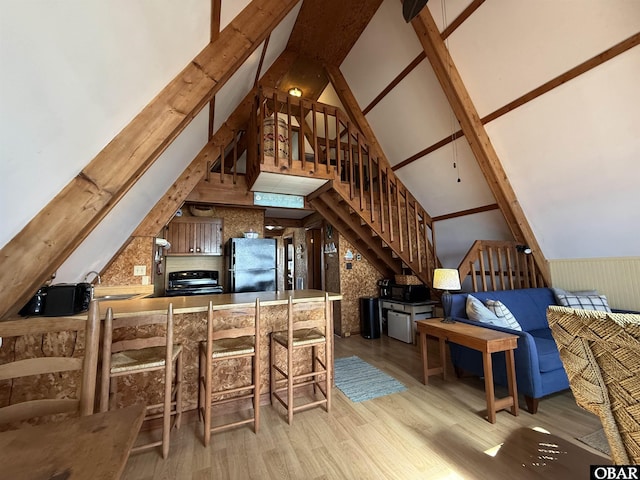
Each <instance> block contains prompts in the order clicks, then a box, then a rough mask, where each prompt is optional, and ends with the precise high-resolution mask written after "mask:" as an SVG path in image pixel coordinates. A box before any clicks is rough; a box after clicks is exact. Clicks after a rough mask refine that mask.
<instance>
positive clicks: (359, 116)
mask: <svg viewBox="0 0 640 480" xmlns="http://www.w3.org/2000/svg"><path fill="white" fill-rule="evenodd" d="M325 69H326V71H327V76H328V77H329V81H330V82H331V84H332V85H333V88H334V89H335V91H336V93H337V94H338V98H339V99H340V102H341V103H342V106H343V107H344V108H345V110H346V111H347V115H349V118H351V120H353V121H354V122H355V124H356V127H357V128H358V130H360V131H361V132H362V134H363V135H364V137H365V138H366V139H367V141H368V142H369V144H370V145H371V146H372V147H373V151H372V152H369V154H370V155H372V156H374V157H376V158H378V160H379V161H380V162H381V165H382V168H383V169H384V168H386V167H388V168H391V165H390V164H389V160H387V157H386V155H385V154H384V151H383V150H382V148H381V147H380V144H379V143H378V139H377V138H376V135H375V133H374V132H373V128H371V125H369V122H368V121H367V118H366V117H365V116H364V113H362V109H361V108H360V105H358V101H357V100H356V97H355V95H354V94H353V92H352V91H351V88H350V87H349V84H348V83H347V80H346V79H345V78H344V75H342V72H341V71H340V69H339V68H338V67H334V66H332V65H327V66H326V67H325Z"/></svg>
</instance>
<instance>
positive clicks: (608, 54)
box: [393, 33, 640, 171]
mask: <svg viewBox="0 0 640 480" xmlns="http://www.w3.org/2000/svg"><path fill="white" fill-rule="evenodd" d="M638 45H640V33H636V34H634V35H632V36H630V37H629V38H626V39H624V40H623V41H621V42H620V43H617V44H616V45H614V46H613V47H611V48H608V49H607V50H605V51H604V52H601V53H599V54H598V55H595V56H594V57H591V58H590V59H589V60H586V61H584V62H582V63H581V64H580V65H577V66H575V67H573V68H571V69H570V70H567V71H566V72H564V73H561V74H560V75H558V76H557V77H554V78H552V79H551V80H549V81H548V82H545V83H543V84H542V85H540V86H539V87H536V88H534V89H533V90H531V91H529V92H527V93H525V94H524V95H521V96H519V97H518V98H516V99H515V100H512V101H511V102H509V103H507V104H506V105H504V106H502V107H500V108H498V109H497V110H495V111H493V112H491V113H490V114H488V115H485V116H484V117H482V118H481V119H480V121H481V122H482V124H483V125H486V124H487V123H489V122H492V121H494V120H495V119H497V118H500V117H501V116H502V115H505V114H507V113H509V112H511V111H512V110H515V109H516V108H519V107H521V106H522V105H525V104H527V103H529V102H530V101H532V100H535V99H536V98H538V97H540V96H541V95H544V94H545V93H547V92H550V91H551V90H553V89H554V88H556V87H559V86H560V85H563V84H565V83H567V82H568V81H570V80H573V79H574V78H576V77H578V76H580V75H582V74H583V73H586V72H588V71H589V70H591V69H593V68H596V67H598V66H600V65H602V64H603V63H605V62H608V61H609V60H611V59H612V58H615V57H617V56H618V55H620V54H622V53H624V52H626V51H627V50H629V49H631V48H633V47H637V46H638ZM462 135H463V134H462V130H458V131H457V132H455V133H453V134H452V135H448V136H446V137H445V138H443V139H442V140H440V141H438V142H436V143H434V144H433V145H431V146H429V147H427V148H425V149H423V150H420V151H419V152H417V153H415V154H413V155H411V156H410V157H409V158H407V159H406V160H403V161H401V162H400V163H396V164H395V165H394V166H393V170H394V171H396V170H399V169H401V168H402V167H406V166H407V165H409V164H410V163H412V162H414V161H416V160H418V159H420V158H422V157H424V156H426V155H428V154H430V153H431V152H434V151H436V150H438V149H440V148H442V147H444V146H445V145H447V144H449V143H451V142H453V141H454V140H456V139H458V138H460V137H461V136H462Z"/></svg>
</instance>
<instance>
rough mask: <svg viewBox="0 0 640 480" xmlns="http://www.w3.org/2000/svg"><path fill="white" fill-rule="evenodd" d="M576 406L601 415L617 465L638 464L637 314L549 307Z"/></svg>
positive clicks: (639, 328) (639, 331) (639, 344)
mask: <svg viewBox="0 0 640 480" xmlns="http://www.w3.org/2000/svg"><path fill="white" fill-rule="evenodd" d="M547 318H548V320H549V326H550V327H551V331H552V333H553V337H554V339H555V341H556V343H557V344H558V350H559V351H560V358H561V359H562V363H563V364H564V367H565V370H566V371H567V375H568V377H569V383H570V385H571V390H572V391H573V394H574V396H575V399H576V402H577V403H578V405H579V406H580V407H582V408H584V409H585V410H588V411H590V412H592V413H595V414H596V415H598V416H599V417H600V421H601V422H602V426H603V427H604V432H605V435H606V437H607V440H608V442H609V446H610V448H611V456H612V459H613V461H614V463H616V464H619V465H620V464H631V463H633V464H638V463H640V425H639V423H640V361H639V360H638V359H640V315H636V314H623V313H606V312H597V311H593V310H575V309H571V308H566V307H556V306H550V307H549V309H548V310H547Z"/></svg>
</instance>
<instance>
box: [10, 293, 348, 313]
mask: <svg viewBox="0 0 640 480" xmlns="http://www.w3.org/2000/svg"><path fill="white" fill-rule="evenodd" d="M324 294H325V292H324V291H323V290H285V291H278V292H244V293H221V294H215V295H192V296H187V297H146V298H132V299H129V300H100V299H99V298H97V299H96V300H100V302H99V303H100V312H106V311H107V308H109V307H111V308H112V309H113V312H114V314H116V315H123V314H126V315H131V316H135V315H149V314H155V313H165V312H166V311H167V308H168V307H169V303H173V313H174V314H181V313H197V312H206V311H207V309H208V308H209V301H213V304H214V305H229V307H230V308H231V307H234V306H251V305H253V304H254V303H255V301H256V298H259V299H260V305H261V306H270V305H285V304H286V303H287V302H288V300H289V296H290V295H291V296H292V297H293V299H294V300H304V301H309V302H321V301H323V300H324ZM341 299H342V295H341V294H339V293H332V292H329V300H331V301H334V300H341ZM86 315H87V312H83V313H78V314H76V315H69V316H68V318H77V317H79V316H86ZM25 318H27V319H28V318H30V317H21V316H15V317H10V318H7V319H6V320H21V319H25ZM63 318H64V317H63Z"/></svg>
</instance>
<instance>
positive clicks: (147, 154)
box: [0, 0, 297, 318]
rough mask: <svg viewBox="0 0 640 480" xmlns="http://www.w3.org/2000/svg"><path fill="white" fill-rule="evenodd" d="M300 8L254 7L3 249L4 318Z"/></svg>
mask: <svg viewBox="0 0 640 480" xmlns="http://www.w3.org/2000/svg"><path fill="white" fill-rule="evenodd" d="M296 3H297V0H259V1H257V0H254V1H253V2H252V3H250V4H249V5H248V6H247V8H245V9H244V10H243V11H242V12H241V13H240V14H239V15H238V16H237V17H236V18H235V19H234V20H233V21H232V22H231V23H230V24H229V26H227V27H226V28H225V29H224V30H223V31H222V32H221V33H220V36H219V37H218V39H217V40H216V41H215V42H213V43H210V44H209V45H208V46H207V47H205V49H204V50H203V51H202V52H201V53H200V54H199V55H198V56H197V57H196V58H195V59H194V61H193V62H192V63H190V64H189V65H188V66H187V67H186V68H185V69H184V70H183V71H182V72H180V74H179V75H178V76H177V77H176V78H175V79H174V80H173V81H171V82H170V83H169V85H167V87H165V88H164V89H163V90H162V91H161V92H160V93H159V94H158V96H156V98H155V99H154V100H153V101H152V102H151V103H150V104H149V105H147V106H146V107H145V108H144V109H143V110H142V111H141V112H140V113H139V114H138V115H137V116H136V117H135V118H134V119H133V120H132V121H131V122H130V123H129V125H127V126H126V127H125V128H124V129H123V130H122V131H121V132H120V133H119V134H118V135H117V136H116V137H115V138H114V139H113V140H112V141H111V142H110V143H109V144H108V145H107V146H106V147H105V148H104V149H103V150H102V151H101V152H100V153H99V154H98V155H97V156H96V157H95V158H94V159H93V160H92V161H91V162H90V163H89V164H88V165H87V167H86V168H85V169H83V171H82V172H81V173H80V174H79V175H78V176H77V177H76V178H74V179H73V180H72V181H71V182H70V183H69V184H68V185H67V186H66V187H65V188H64V189H63V190H62V191H61V192H60V193H59V194H58V195H57V196H56V197H55V198H54V199H53V200H52V201H51V202H49V204H48V205H47V206H46V207H44V208H43V209H42V210H41V211H40V212H39V213H38V214H37V215H36V216H35V217H34V218H33V219H32V220H31V221H30V222H29V223H28V224H27V225H26V226H25V227H24V228H23V229H22V231H20V233H18V234H17V235H16V236H15V237H14V238H13V239H12V240H11V241H10V242H9V243H7V244H6V245H5V246H4V247H3V248H2V251H1V252H0V258H2V260H3V267H4V268H3V269H2V271H1V272H0V285H4V286H5V287H4V288H3V289H2V290H1V291H0V318H2V317H4V316H6V315H7V314H12V313H15V312H17V310H18V309H19V308H20V307H21V306H22V305H23V304H24V303H25V302H26V301H27V299H28V297H29V295H31V294H32V293H33V292H34V291H35V290H36V289H37V288H38V286H40V285H42V283H44V282H45V281H46V280H47V279H48V278H49V276H50V275H51V273H52V272H53V271H55V270H56V269H57V268H58V267H59V266H60V265H61V264H62V262H63V261H64V260H65V259H66V258H67V257H68V256H69V255H70V254H71V252H73V251H74V250H75V249H76V248H77V247H78V246H79V245H80V244H81V243H82V241H83V240H84V239H85V238H86V237H87V235H89V233H90V232H91V231H92V230H93V229H94V228H95V227H96V225H98V223H99V222H100V221H101V220H102V219H103V218H104V217H105V216H106V215H107V213H109V211H111V209H112V208H113V206H114V205H115V204H117V203H118V202H119V201H120V200H121V199H122V197H123V196H124V195H125V193H126V192H127V191H129V189H130V188H131V187H132V186H133V185H134V184H135V182H136V181H137V180H138V179H139V178H140V177H141V176H142V175H143V173H144V172H145V171H146V170H147V169H148V168H149V167H150V166H151V165H152V164H153V162H154V161H155V160H156V159H157V158H158V156H160V154H161V153H162V152H163V151H164V150H165V149H166V148H167V147H168V146H169V145H170V144H171V142H172V141H173V140H174V139H175V138H176V137H177V136H178V135H179V134H180V132H181V131H182V130H184V128H186V126H187V125H188V124H189V123H190V122H191V120H192V119H193V117H194V116H195V115H196V114H197V113H198V112H199V111H200V110H201V109H202V108H203V107H204V106H205V105H206V104H207V103H208V102H209V101H210V100H211V99H212V98H213V96H214V95H215V94H216V93H217V92H218V91H219V90H220V88H221V87H222V86H223V85H224V84H225V82H226V81H227V80H228V79H229V78H230V77H231V76H232V75H233V73H234V72H235V71H236V70H237V69H238V68H239V67H240V66H241V65H242V64H243V63H244V61H245V60H246V59H247V58H248V57H249V55H250V54H251V53H252V52H253V51H254V50H255V48H256V47H257V46H258V45H260V44H261V43H262V42H263V41H264V39H265V38H266V37H267V35H268V34H269V33H270V32H271V31H272V30H273V28H274V27H275V26H276V25H278V24H279V23H280V21H281V20H282V19H283V18H284V17H285V16H286V15H287V13H289V11H290V10H291V9H292V8H293V6H294V5H295V4H296ZM24 255H28V256H29V257H30V259H31V261H30V262H24V261H23V259H24Z"/></svg>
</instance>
